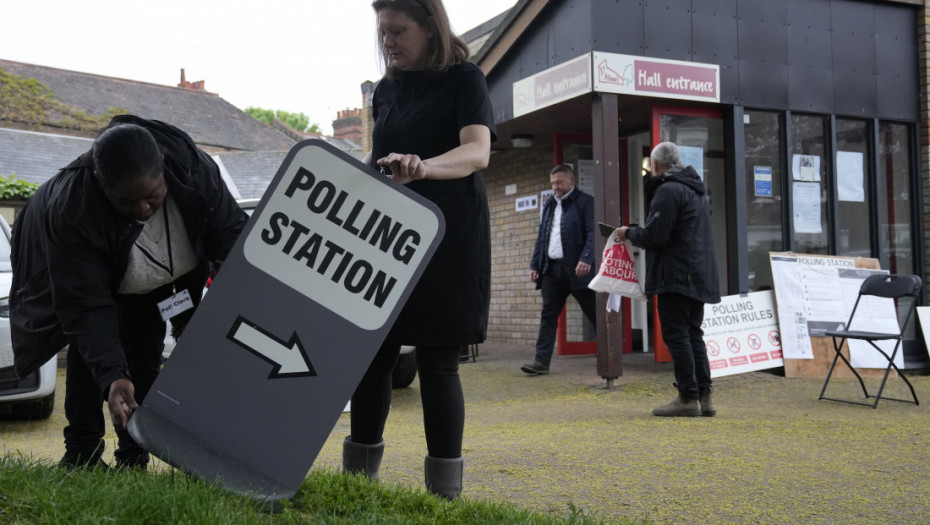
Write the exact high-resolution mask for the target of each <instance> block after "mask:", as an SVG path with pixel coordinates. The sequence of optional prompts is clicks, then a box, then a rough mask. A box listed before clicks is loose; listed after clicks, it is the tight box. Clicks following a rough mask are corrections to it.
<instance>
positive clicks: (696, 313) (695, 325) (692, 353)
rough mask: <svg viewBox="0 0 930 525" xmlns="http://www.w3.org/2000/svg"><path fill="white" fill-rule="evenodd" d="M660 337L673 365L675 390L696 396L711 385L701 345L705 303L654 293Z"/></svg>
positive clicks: (707, 362) (689, 395) (702, 343)
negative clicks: (660, 331) (660, 330)
mask: <svg viewBox="0 0 930 525" xmlns="http://www.w3.org/2000/svg"><path fill="white" fill-rule="evenodd" d="M657 298H658V301H659V305H658V309H659V323H660V324H661V325H662V339H664V340H665V345H666V346H667V347H668V353H669V354H671V356H672V362H673V365H674V368H675V386H677V387H678V392H679V393H680V394H681V395H683V396H685V397H689V398H692V399H697V398H698V396H699V395H700V389H702V388H705V389H709V388H711V380H710V362H709V361H708V360H707V347H706V346H704V330H703V329H701V324H702V323H703V321H704V303H702V302H700V301H695V300H694V299H691V298H690V297H685V296H684V295H678V294H659V295H657Z"/></svg>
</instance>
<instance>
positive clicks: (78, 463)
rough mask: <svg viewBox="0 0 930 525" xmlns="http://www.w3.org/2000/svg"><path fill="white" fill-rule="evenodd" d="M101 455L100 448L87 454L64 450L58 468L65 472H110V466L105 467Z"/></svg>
mask: <svg viewBox="0 0 930 525" xmlns="http://www.w3.org/2000/svg"><path fill="white" fill-rule="evenodd" d="M101 455H103V450H102V448H101V449H97V450H95V451H93V452H88V453H81V452H75V451H69V450H66V451H65V455H64V456H62V457H61V460H60V461H58V466H59V467H61V468H64V469H67V470H75V469H87V470H94V469H102V470H111V469H110V465H107V463H106V461H104V460H103V459H101Z"/></svg>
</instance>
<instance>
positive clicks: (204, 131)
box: [0, 60, 294, 151]
mask: <svg viewBox="0 0 930 525" xmlns="http://www.w3.org/2000/svg"><path fill="white" fill-rule="evenodd" d="M0 68H2V69H4V70H6V71H7V72H8V73H11V74H13V75H16V76H18V77H24V78H35V79H37V80H38V81H40V82H42V83H44V84H46V85H47V86H49V87H50V88H51V89H52V91H54V93H55V95H56V96H57V97H58V98H59V100H61V101H62V102H64V103H65V104H68V105H70V106H72V107H74V108H77V109H80V110H82V111H84V112H85V113H89V114H94V115H100V114H103V113H104V112H105V111H106V110H107V109H109V108H123V109H126V110H128V111H129V112H130V113H133V114H135V115H138V116H140V117H142V118H147V119H157V120H162V121H165V122H168V123H170V124H173V125H175V126H177V127H179V128H181V129H183V130H184V131H186V132H188V133H189V134H190V135H191V137H192V138H193V139H194V141H195V142H196V143H197V144H199V145H201V146H210V147H217V148H227V149H237V150H248V151H256V150H281V149H289V148H290V147H291V146H293V145H294V141H293V140H292V139H290V138H288V137H286V136H285V135H283V134H282V133H280V132H278V131H276V130H274V129H272V128H271V127H270V126H266V125H264V124H262V123H261V122H258V121H257V120H255V119H253V118H252V117H250V116H249V115H247V114H246V113H245V112H243V111H241V110H239V109H237V108H236V107H235V106H233V105H232V104H230V103H229V102H226V101H225V100H223V99H222V98H220V97H219V96H218V95H216V94H213V93H208V92H205V91H194V90H190V89H183V88H177V87H171V86H161V85H157V84H149V83H145V82H138V81H134V80H124V79H119V78H112V77H105V76H100V75H92V74H89V73H80V72H77V71H68V70H64V69H55V68H50V67H45V66H37V65H33V64H24V63H21V62H11V61H8V60H0Z"/></svg>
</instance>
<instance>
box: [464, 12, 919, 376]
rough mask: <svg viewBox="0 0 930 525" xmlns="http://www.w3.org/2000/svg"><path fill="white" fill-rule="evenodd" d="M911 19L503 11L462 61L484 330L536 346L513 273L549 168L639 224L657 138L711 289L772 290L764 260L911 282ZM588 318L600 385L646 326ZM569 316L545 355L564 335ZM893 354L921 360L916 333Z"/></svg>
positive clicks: (914, 32)
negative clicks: (683, 197) (488, 260)
mask: <svg viewBox="0 0 930 525" xmlns="http://www.w3.org/2000/svg"><path fill="white" fill-rule="evenodd" d="M928 19H930V8H928V7H927V5H926V3H925V2H924V1H923V0H766V1H761V0H718V1H709V2H704V1H700V2H698V1H694V0H664V1H661V2H648V3H643V2H603V1H599V0H521V1H520V2H517V4H516V5H515V6H514V8H513V9H512V10H510V11H509V12H508V13H506V16H505V17H504V18H503V19H502V20H500V23H499V24H498V26H497V27H496V28H495V29H494V31H493V33H492V35H491V36H490V37H489V38H488V39H487V42H486V43H485V44H484V46H483V47H481V48H480V50H478V52H477V53H476V56H475V58H474V61H475V62H476V63H477V64H478V65H479V66H480V67H481V68H482V69H483V70H484V72H485V74H486V76H487V79H488V85H489V90H490V93H491V97H492V103H493V106H494V111H495V120H496V125H497V128H498V141H497V142H496V143H495V144H494V145H493V146H492V148H493V150H494V152H493V155H492V157H491V162H490V166H489V168H488V169H487V170H485V179H486V183H487V187H488V194H489V200H490V203H491V213H492V242H493V254H492V256H493V270H492V271H493V274H492V276H493V279H492V306H491V308H492V315H491V325H490V331H489V337H490V338H492V339H494V340H495V341H511V342H514V343H521V344H526V343H532V342H533V341H535V338H536V331H537V327H538V315H539V310H540V307H541V304H540V298H539V294H538V292H536V290H535V289H534V286H533V284H532V283H530V282H529V280H528V275H527V274H528V264H529V262H528V261H529V257H530V254H531V252H532V249H533V241H534V240H535V236H536V225H537V224H538V221H539V207H540V206H539V203H540V201H541V200H542V198H544V197H545V195H544V192H545V191H546V190H548V177H547V173H548V168H549V167H551V166H552V165H554V164H556V163H559V162H568V163H572V164H574V165H575V167H576V169H577V170H579V171H580V172H581V174H582V177H581V179H582V180H581V181H580V186H581V187H582V188H584V189H585V191H589V192H591V193H593V194H594V196H595V200H596V209H597V211H596V214H597V215H596V220H599V221H603V222H607V223H610V224H625V223H631V222H640V223H641V222H642V221H643V219H644V217H645V209H644V206H643V204H642V181H641V177H640V173H641V163H642V159H643V157H644V156H647V155H648V152H649V151H650V150H651V148H652V146H653V145H654V144H656V143H658V142H661V141H663V140H672V141H675V142H676V143H678V144H679V145H681V146H685V149H686V151H687V153H689V154H691V155H692V156H691V157H690V158H689V159H688V163H690V164H695V165H698V164H699V165H700V167H701V171H702V173H703V175H704V177H705V182H706V183H707V185H708V188H709V196H710V199H711V206H712V213H713V217H712V220H713V223H714V224H713V228H714V234H715V239H716V246H715V248H716V252H717V258H718V261H719V263H720V278H721V290H720V291H721V293H722V294H724V295H732V294H741V293H748V292H753V291H757V290H765V289H769V288H771V287H772V279H773V277H772V273H771V268H770V266H769V262H768V254H769V252H773V251H794V252H797V253H813V254H823V255H844V256H864V257H872V258H875V259H878V261H879V262H880V263H881V266H882V268H884V269H888V270H890V271H892V272H895V273H916V274H918V275H921V276H923V277H924V278H926V276H927V274H928V271H927V270H928V267H927V260H928V258H927V255H928V254H927V251H926V250H927V248H926V245H927V243H925V242H924V241H925V238H926V234H925V232H926V231H927V226H930V224H928V222H927V221H928V219H927V217H928V214H927V213H926V212H927V209H926V205H925V203H926V202H928V197H930V195H928V193H930V183H928V181H930V138H928V137H930V118H928V117H930V109H928V84H927V70H928V65H930V58H928V54H927V50H928V47H930V43H928V33H927V21H928ZM658 79H662V81H661V82H657V80H658ZM515 138H516V139H519V140H516V141H514V140H513V139H515ZM527 146H528V147H527ZM799 159H803V160H799ZM799 162H804V163H805V166H806V165H807V164H806V163H808V162H812V163H813V164H811V166H810V168H809V169H810V170H812V171H804V170H801V169H799V167H798V163H799ZM808 177H811V178H810V179H809V180H808ZM802 183H804V184H802ZM534 199H535V202H536V206H535V207H534V206H529V207H528V206H521V205H520V203H524V204H525V203H526V202H531V201H533V200H534ZM599 242H600V243H603V240H599ZM601 248H602V245H601V246H599V247H598V251H600V249H601ZM636 257H638V258H640V259H641V258H642V257H643V254H641V253H640V254H636ZM637 262H638V263H639V264H640V265H641V264H642V262H641V260H640V261H637ZM599 300H600V301H603V300H604V299H603V298H601V299H599ZM599 311H600V313H599V319H598V328H599V330H598V339H597V345H596V347H597V348H598V354H599V356H601V355H602V354H603V356H604V359H605V360H606V361H605V362H604V367H603V368H601V364H602V363H601V362H600V360H599V373H601V375H605V374H606V375H605V377H607V376H610V375H616V374H615V373H616V372H618V371H619V370H618V369H619V368H620V366H621V365H620V360H619V359H614V357H613V356H614V355H615V354H617V353H618V352H619V349H621V348H623V349H625V350H630V349H634V348H635V349H637V350H639V349H642V347H641V346H639V344H638V342H639V340H640V339H642V340H643V341H644V342H649V341H651V340H652V339H653V337H652V336H653V335H654V334H653V333H652V332H653V331H654V328H653V324H652V312H651V310H650V307H649V306H647V305H637V304H636V303H634V304H632V305H629V306H628V307H627V308H626V309H625V311H624V314H623V315H617V314H610V315H607V314H606V313H604V310H603V302H601V303H599ZM572 315H573V314H572V310H571V309H569V313H568V319H567V321H566V324H565V330H564V331H565V332H567V333H568V337H567V340H566V342H565V344H563V343H562V342H560V353H564V352H565V351H569V352H571V351H572V348H574V347H576V343H575V342H574V341H572V340H571V339H572V335H571V334H572V333H573V332H575V333H579V334H581V333H582V331H580V330H577V329H573V328H572V325H573V322H575V321H573V320H572ZM607 334H612V335H610V336H608V335H607ZM634 334H635V335H634ZM581 338H584V337H581ZM634 339H635V340H636V341H637V345H634V344H633V342H634ZM579 344H580V343H579ZM563 347H564V348H563ZM578 348H581V347H580V346H578ZM586 348H587V350H586V351H591V349H592V348H593V344H591V345H589V346H587V347H586ZM905 358H906V360H909V361H910V363H911V364H916V365H921V364H925V363H927V355H926V349H925V348H924V345H923V341H922V340H920V337H919V335H918V334H912V335H911V340H910V344H909V346H908V349H907V351H906V352H905ZM607 361H609V362H607ZM906 363H907V361H906Z"/></svg>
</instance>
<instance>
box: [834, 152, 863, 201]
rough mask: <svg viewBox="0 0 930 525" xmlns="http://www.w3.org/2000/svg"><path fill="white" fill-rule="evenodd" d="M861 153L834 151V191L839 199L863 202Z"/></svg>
mask: <svg viewBox="0 0 930 525" xmlns="http://www.w3.org/2000/svg"><path fill="white" fill-rule="evenodd" d="M862 181H863V171H862V153H859V152H856V151H837V152H836V191H837V197H838V198H839V200H841V201H849V202H865V186H864V185H863V182H862Z"/></svg>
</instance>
